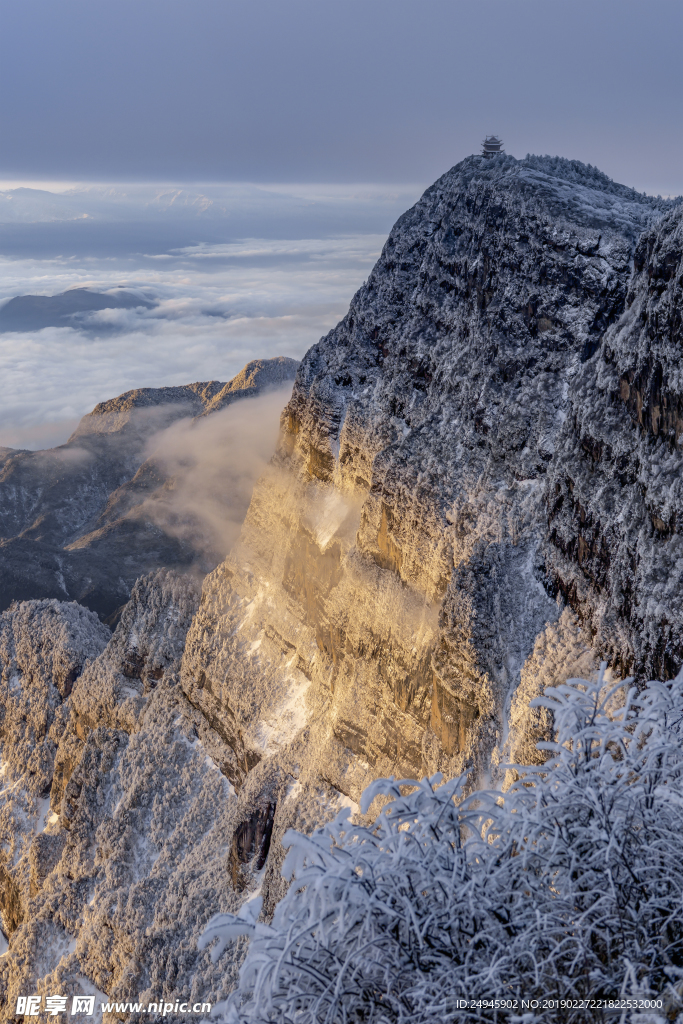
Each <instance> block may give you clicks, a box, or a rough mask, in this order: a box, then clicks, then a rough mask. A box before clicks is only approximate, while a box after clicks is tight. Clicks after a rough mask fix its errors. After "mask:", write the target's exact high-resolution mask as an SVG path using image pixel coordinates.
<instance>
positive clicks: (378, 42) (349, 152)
mask: <svg viewBox="0 0 683 1024" xmlns="http://www.w3.org/2000/svg"><path fill="white" fill-rule="evenodd" d="M2 22H3V24H2V33H0V83H1V85H2V96H3V103H2V110H1V111H0V139H1V140H2V143H1V145H2V158H1V161H0V162H1V163H2V165H3V169H2V174H3V175H4V176H5V177H11V178H17V177H19V178H26V177H28V178H38V179H43V178H58V179H62V178H67V179H68V178H71V179H76V180H79V181H80V180H83V179H89V180H93V179H102V180H107V181H110V180H127V181H133V180H141V179H145V180H156V181H169V180H170V181H179V180H183V181H189V180H193V181H227V180H229V181H254V182H282V181H287V182H321V181H325V182H370V181H372V182H429V181H432V180H434V179H435V178H436V177H438V175H439V174H441V173H443V171H444V170H447V169H448V167H450V166H452V165H453V164H454V163H456V162H457V161H458V160H460V159H462V157H464V156H466V155H467V154H469V153H472V152H475V151H476V150H477V149H478V147H479V143H480V141H481V138H482V136H483V135H484V133H485V132H497V133H499V134H501V135H502V136H503V138H504V140H505V143H506V148H507V150H508V152H511V153H513V155H515V156H524V155H525V154H526V153H528V152H532V153H551V154H559V155H561V156H568V157H572V158H576V159H580V160H583V161H585V162H589V163H593V164H597V165H598V166H600V167H601V169H602V170H604V171H605V172H606V173H608V174H609V175H610V176H611V177H614V178H616V179H617V180H621V181H623V182H624V183H625V184H629V185H633V186H635V187H637V188H639V190H647V191H655V192H663V191H666V192H669V191H674V192H680V191H683V169H682V168H683V160H682V159H681V157H682V156H683V148H682V140H681V130H680V125H681V118H680V102H681V97H682V92H683V90H682V86H683V61H681V60H680V40H681V38H682V37H683V5H682V4H681V3H680V0H650V2H648V3H647V4H644V3H642V0H466V2H464V0H116V2H115V3H112V2H105V0H60V2H59V3H55V2H54V0H3V5H2Z"/></svg>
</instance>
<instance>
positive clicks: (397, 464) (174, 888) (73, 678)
mask: <svg viewBox="0 0 683 1024" xmlns="http://www.w3.org/2000/svg"><path fill="white" fill-rule="evenodd" d="M682 220H683V208H682V207H681V206H680V205H679V204H677V203H675V202H664V201H662V200H655V199H652V198H651V197H647V196H645V195H641V194H639V193H637V192H634V191H633V190H631V189H628V188H626V187H625V186H622V185H618V184H616V183H614V182H612V181H611V180H610V179H608V178H607V177H606V176H605V175H603V174H601V173H600V172H599V171H597V170H596V169H595V168H592V167H590V166H586V165H583V164H579V163H577V162H573V161H566V160H560V159H551V158H545V157H544V158H538V157H528V158H527V159H525V160H520V161H517V160H514V159H513V158H511V157H507V156H504V155H501V156H498V157H495V158H493V159H490V160H484V159H482V158H480V157H470V158H468V159H467V160H465V161H463V162H462V163H461V164H458V165H457V166H456V167H454V168H453V169H452V170H450V171H449V172H448V173H447V174H445V175H444V176H443V177H442V178H440V179H439V180H438V181H437V182H436V183H435V184H434V185H433V186H432V187H431V188H429V189H428V190H427V191H426V192H425V194H424V195H423V196H422V198H421V199H420V200H419V202H418V203H417V204H416V205H415V206H414V207H413V208H412V209H411V210H409V211H408V212H407V213H405V214H404V215H403V216H402V217H401V218H400V219H399V220H398V222H397V223H396V225H395V227H394V228H393V230H392V232H391V234H390V235H389V238H388V239H387V241H386V244H385V246H384V248H383V251H382V254H381V256H380V259H379V260H378V262H377V264H376V266H375V267H374V269H373V271H372V273H371V274H370V276H369V277H368V279H367V281H366V282H365V284H364V285H363V286H362V288H361V289H360V290H359V291H358V292H357V293H356V295H355V296H354V297H353V299H352V301H351V304H350V307H349V310H348V313H347V314H346V316H345V317H344V318H343V319H342V320H341V322H340V323H339V324H338V325H337V326H336V327H335V328H334V330H332V331H331V332H330V333H329V334H328V335H326V336H325V337H324V338H322V339H321V340H320V341H319V342H318V344H316V345H314V346H313V347H312V348H311V349H310V350H309V352H308V353H307V354H306V356H305V357H304V359H303V360H302V362H301V365H300V367H299V368H298V371H297V374H296V380H295V383H294V389H293V392H292V394H291V398H290V399H289V401H288V402H287V404H286V406H285V408H284V411H283V413H282V418H281V433H280V437H279V440H278V442H277V445H276V447H275V451H274V454H273V457H272V458H271V459H270V460H269V461H267V462H266V460H265V458H264V460H263V462H260V461H259V462H258V468H259V473H258V479H257V480H256V483H255V486H254V489H253V493H252V495H251V500H250V503H249V507H248V510H247V511H246V516H245V518H244V521H243V523H242V526H241V531H240V533H239V536H238V537H236V539H235V541H234V543H233V545H232V548H231V550H230V552H229V553H228V555H227V557H226V558H225V559H224V560H222V561H221V562H220V564H219V565H217V567H216V568H215V569H213V571H211V572H210V573H209V574H208V575H207V576H206V577H205V578H204V580H203V583H202V584H201V588H200V584H199V582H198V581H197V579H196V577H195V578H192V577H190V576H188V575H187V574H184V573H183V572H182V571H181V572H178V571H177V570H178V568H180V569H181V570H182V568H183V566H177V565H176V567H175V570H174V571H169V570H168V568H167V567H166V566H164V567H163V568H158V567H155V568H156V571H155V572H154V573H151V574H148V575H146V576H144V577H143V578H142V579H139V580H138V581H137V583H135V586H134V588H133V591H132V595H131V599H130V601H129V602H128V603H127V604H125V606H124V607H123V609H122V610H121V611H120V619H119V621H118V625H117V626H116V629H115V632H114V634H113V636H112V637H111V638H109V636H108V635H107V634H106V632H103V627H102V625H101V623H99V622H98V621H97V619H96V618H95V616H94V615H92V613H89V612H87V611H85V610H84V609H83V608H80V607H79V606H78V605H76V604H72V603H60V602H59V601H55V600H43V601H30V602H25V603H23V604H20V605H18V606H14V607H12V608H11V609H9V610H7V611H5V612H4V613H3V615H2V616H1V617H0V626H1V628H2V631H3V632H2V633H1V634H0V635H1V636H2V637H3V638H4V639H3V640H2V644H3V646H2V647H0V659H1V660H2V666H3V668H2V671H3V677H2V678H3V687H4V690H3V694H4V696H3V700H4V705H3V706H4V712H3V713H4V716H5V717H4V719H3V726H2V729H3V732H2V742H3V763H4V764H6V769H5V770H6V773H7V775H6V778H7V781H8V785H9V783H10V780H11V787H12V788H11V790H10V789H8V790H7V791H6V792H7V793H10V795H9V796H7V798H6V804H5V809H4V811H3V815H4V817H3V818H2V819H0V826H1V827H2V828H3V829H4V833H3V835H4V841H5V843H6V847H5V853H4V854H3V857H4V860H3V867H2V870H3V872H4V875H3V878H4V880H5V882H4V884H5V889H4V892H5V896H4V902H3V904H2V907H1V909H2V915H3V928H4V931H5V934H6V935H7V936H8V939H9V951H8V953H7V954H6V955H5V956H4V957H3V958H2V960H1V961H0V985H1V986H3V988H2V991H3V993H4V995H5V998H6V999H8V1000H11V999H12V998H15V997H16V994H17V993H18V992H19V991H21V990H23V989H22V986H24V987H25V986H26V985H33V986H34V987H37V988H38V989H39V990H40V991H41V992H43V991H44V992H47V991H48V989H50V987H51V986H52V987H54V986H55V985H59V986H61V987H62V988H63V989H64V990H65V991H69V992H76V991H89V989H88V986H90V987H91V988H92V987H93V986H95V987H97V989H98V991H100V992H104V993H106V994H107V995H109V996H111V997H112V998H116V999H118V1000H132V999H137V997H138V995H139V996H141V997H142V999H143V1001H152V1000H153V997H155V996H157V995H159V996H160V997H161V996H162V995H163V998H164V1000H173V1001H175V1000H176V999H177V998H187V999H190V998H192V999H194V998H195V997H205V998H207V999H208V1000H209V1001H211V1002H216V1001H217V999H219V998H223V997H224V996H225V995H226V994H227V993H228V992H229V991H230V990H231V989H233V988H234V987H235V985H236V984H237V980H236V979H237V974H236V972H237V966H238V965H239V963H240V961H241V959H242V957H243V955H244V945H243V944H242V945H238V946H234V945H231V944H228V945H227V946H226V948H225V950H224V952H223V953H222V955H221V956H220V958H219V959H218V961H217V964H216V963H214V962H213V961H212V960H211V958H210V955H209V950H207V949H200V948H199V947H198V945H197V941H198V938H199V936H200V934H201V932H202V930H203V928H204V926H205V924H206V922H207V921H208V920H209V918H210V917H211V915H212V914H213V913H214V912H217V911H222V912H232V913H237V912H238V911H239V908H240V907H241V906H242V905H243V904H244V903H245V901H247V900H248V899H249V898H250V897H253V896H258V897H259V898H260V899H261V900H262V905H261V904H260V905H259V909H260V912H261V914H262V918H261V919H262V920H270V919H271V917H272V914H273V911H274V908H275V907H276V905H277V904H278V901H279V900H280V899H281V897H282V896H283V894H284V893H285V891H286V889H287V884H288V881H289V877H288V878H287V879H283V877H282V873H281V869H282V865H283V860H284V850H283V846H282V842H281V840H282V839H283V836H284V835H285V833H286V832H287V830H288V829H292V828H294V829H297V830H299V831H300V832H303V833H311V832H312V831H313V830H314V829H315V828H317V827H319V826H321V825H323V824H324V823H325V822H329V821H330V820H331V819H333V818H335V817H336V816H337V814H338V813H339V811H340V810H342V809H343V808H347V809H349V810H350V812H351V813H352V815H353V819H354V821H356V822H366V823H367V822H369V821H371V820H372V818H373V816H374V814H375V813H376V812H377V810H378V807H379V806H380V805H381V800H380V801H379V802H378V803H374V804H371V805H370V806H368V807H366V808H364V810H365V811H366V812H367V814H368V815H369V817H367V816H364V815H361V812H360V807H359V803H360V798H361V794H362V792H363V790H364V789H365V788H366V787H367V786H368V785H370V784H371V783H373V781H375V780H376V779H378V778H380V777H386V776H395V777H396V778H398V779H406V778H408V779H410V778H417V779H419V778H422V777H423V776H427V777H434V776H435V775H436V774H437V773H439V772H440V773H442V774H443V776H445V777H446V778H454V777H456V776H459V775H460V774H461V773H463V774H464V775H465V779H464V781H463V783H462V787H463V790H462V791H463V793H465V794H466V793H470V792H472V791H473V790H474V789H476V788H477V787H481V786H483V785H491V786H493V787H494V789H495V790H496V792H498V793H500V792H501V791H502V790H503V789H504V788H505V787H506V786H508V785H509V784H510V782H511V779H512V778H513V777H514V772H510V770H509V769H508V768H507V765H508V763H509V762H517V763H518V764H522V765H523V764H526V765H529V764H536V765H539V764H543V763H544V759H545V757H546V754H545V753H544V752H543V751H542V750H539V749H538V748H537V746H536V744H537V743H538V742H539V741H544V740H545V741H547V740H551V739H552V737H553V735H554V728H555V725H554V721H553V714H552V712H551V711H550V710H549V709H548V708H544V707H542V706H539V705H538V704H537V703H534V699H535V698H537V697H539V696H540V695H542V693H543V692H544V690H545V689H546V688H547V687H550V686H555V685H557V684H560V683H564V681H565V680H566V679H567V678H568V677H571V676H578V677H581V678H584V679H587V680H588V679H590V678H591V677H595V676H596V674H597V671H598V663H599V661H600V660H601V659H606V660H608V661H610V663H611V666H612V669H611V670H612V672H613V673H614V675H615V677H617V676H619V675H620V674H621V675H624V674H626V673H627V672H631V673H633V674H634V675H635V676H636V678H637V681H638V683H639V684H641V683H643V682H645V681H646V680H647V679H649V678H650V677H651V676H654V675H658V676H659V677H660V678H662V679H671V678H672V677H673V676H674V675H675V674H676V673H677V672H678V670H679V669H680V667H681V663H682V662H683V639H682V638H683V611H682V610H681V609H682V607H683V605H682V604H681V600H680V598H681V581H680V571H681V567H680V565H679V562H680V563H681V565H683V561H682V560H681V559H680V558H679V555H678V542H679V526H680V523H681V522H682V521H683V519H682V515H681V510H680V509H679V505H680V502H681V498H680V493H679V492H680V477H681V473H680V469H681V467H680V465H679V462H680V451H679V443H678V442H679V435H680V434H681V429H682V428H681V423H682V422H683V419H682V415H683V414H682V413H681V410H682V409H683V382H682V380H681V378H680V373H679V370H678V365H679V362H680V359H679V347H680V325H681V310H682V308H683V295H682V294H681V289H682V287H683V284H682V282H683V276H682V271H683V267H682V266H681V261H682V260H683V255H682V253H683V249H682V247H681V231H682V227H681V224H682ZM193 387H194V388H195V389H196V394H195V398H193V399H192V401H195V402H196V403H197V407H196V409H194V408H193V411H194V415H195V417H197V416H199V419H196V420H195V424H196V425H195V426H193V428H192V430H193V431H198V433H195V437H199V438H202V439H203V438H206V447H207V449H212V451H211V452H210V453H209V456H208V458H207V464H208V465H209V466H210V472H211V473H220V467H221V466H222V465H223V458H224V456H223V449H222V448H221V447H220V446H218V447H215V446H214V444H213V441H212V440H211V436H212V435H211V433H210V431H211V429H212V428H211V426H210V423H211V418H212V416H219V415H222V414H221V413H212V412H211V411H210V408H209V407H210V406H211V403H212V402H214V401H215V399H216V395H218V394H219V391H218V390H217V385H216V386H214V382H212V383H211V384H207V385H195V386H193ZM197 389H198V390H197ZM193 394H194V392H193ZM122 397H123V399H125V398H126V396H122ZM187 399H188V396H187V395H186V396H185V397H184V398H183V401H187ZM179 400H180V399H179ZM117 401H119V403H120V407H119V406H115V405H112V407H111V409H109V408H107V409H104V408H103V409H102V410H100V412H99V413H98V410H95V412H94V413H93V414H92V415H93V416H95V414H96V413H97V414H98V415H100V414H101V413H104V412H106V413H107V415H112V416H114V417H120V416H122V415H123V413H125V415H126V416H127V415H128V409H127V405H126V402H123V403H122V404H121V400H117ZM150 401H151V400H150ZM250 401H252V400H251V399H250ZM155 402H156V399H155ZM129 404H130V403H129ZM105 405H106V403H105ZM200 406H201V408H200ZM154 407H155V408H156V405H155V406H154ZM255 408H256V407H255V406H252V409H254V410H255ZM230 409H231V410H233V409H234V410H238V409H239V405H238V404H233V405H231V407H230ZM229 411H230V410H229ZM204 413H209V415H207V416H204V415H203V414H204ZM155 415H156V414H155ZM124 418H125V417H124ZM86 419H87V418H86ZM204 420H206V427H205V425H204ZM117 422H118V421H117ZM126 422H128V420H126ZM130 422H131V423H133V424H134V420H131V421H130ZM214 422H217V420H214ZM89 429H90V428H89V427H87V429H86V428H84V430H83V431H81V434H80V435H78V437H80V440H79V441H78V443H79V444H81V445H84V444H85V440H84V438H86V437H89V436H90V434H89V433H88V431H89ZM163 429H164V433H163V434H162V435H160V436H162V437H163V439H164V440H163V443H159V444H157V446H156V448H155V452H156V455H155V459H156V460H157V462H159V460H161V462H162V463H163V460H164V459H166V460H167V463H166V464H167V465H170V466H171V469H170V470H169V471H168V472H169V474H171V475H173V474H174V473H175V472H176V470H177V469H178V467H183V466H185V469H186V470H187V473H186V475H185V476H184V478H183V479H184V483H183V485H182V487H180V494H181V497H182V501H181V505H182V514H180V513H179V514H178V517H179V520H181V521H182V520H183V516H184V515H186V514H187V515H190V516H191V515H193V514H194V509H193V501H195V502H196V496H197V494H198V493H200V492H199V491H198V489H197V478H195V476H193V471H194V470H193V466H192V464H190V465H187V461H188V460H187V453H186V451H185V449H184V447H183V446H184V444H185V441H186V438H187V437H189V436H190V435H189V434H188V433H186V431H185V427H180V428H179V427H178V425H177V423H174V424H171V423H166V424H164V425H163ZM204 429H206V431H207V433H206V434H203V433H201V431H203V430H204ZM98 436H99V434H98ZM136 436H137V435H136ZM78 437H77V435H74V441H76V440H78ZM143 441H144V443H143ZM98 443H99V442H98ZM136 443H138V442H136ZM145 443H147V442H146V441H145V440H144V439H143V440H141V441H140V442H139V444H140V451H141V452H142V453H143V455H141V456H140V458H141V459H142V458H144V457H145V455H146V454H148V451H147V449H145V447H144V444H145ZM192 458H195V456H194V455H193V456H192ZM189 461H190V463H191V462H192V459H190V460H189ZM141 464H142V465H144V463H141ZM174 467H175V468H174ZM200 475H202V474H201V473H200ZM134 479H138V478H137V477H135V478H134ZM251 479H252V477H250V478H249V482H251ZM140 481H142V477H140V480H139V481H138V482H139V483H140V486H142V483H141V482H140ZM142 482H144V481H142ZM125 486H126V487H127V486H129V485H128V484H126V485H125ZM136 486H137V485H136ZM155 487H156V484H155ZM8 500H9V499H8ZM41 500H44V499H41ZM119 500H121V501H123V498H121V497H120V496H119V498H117V501H119ZM155 500H157V499H155ZM163 501H164V498H163V494H162V495H161V496H160V497H159V499H158V507H160V508H162V509H163ZM221 501H222V498H221V495H220V492H218V495H217V497H216V500H215V501H214V500H213V499H212V503H210V508H209V509H208V511H207V515H208V518H209V519H210V521H211V523H212V524H213V525H214V526H215V525H216V524H218V526H221V523H222V520H223V519H224V518H227V519H229V518H230V517H229V516H227V517H223V515H222V513H221ZM5 504H7V502H5ZM202 504H203V505H206V502H202ZM245 504H246V502H245ZM48 511H49V510H47V509H46V512H45V514H46V515H47V514H48ZM60 516H62V517H65V518H67V519H68V513H67V511H63V512H60ZM186 525H187V522H186V521H185V526H186ZM185 526H183V522H180V526H179V528H178V531H177V533H176V535H175V536H176V538H177V539H179V540H180V541H182V542H185V541H186V539H187V538H186V534H185V533H184V532H183V530H184V529H185ZM200 589H201V596H200ZM50 596H51V595H50ZM50 623H53V625H50ZM57 624H58V628H57ZM48 637H49V638H51V639H50V641H49V643H48V642H47V640H46V639H45V638H48ZM43 641H45V643H44V642H43ZM41 645H42V646H41ZM37 752H40V753H39V754H38V753H37ZM261 907H262V909H261ZM247 995H248V993H247V992H246V989H245V997H246V996H247ZM132 1019H134V1018H132ZM273 1019H280V1018H277V1017H273ZM335 1019H336V1018H335ZM373 1019H374V1018H373ZM377 1019H379V1018H377ZM382 1019H383V1018H382ZM390 1019H392V1020H393V1019H396V1020H398V1019H399V1017H395V1018H394V1017H391V1018H390ZM406 1019H407V1018H406Z"/></svg>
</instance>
